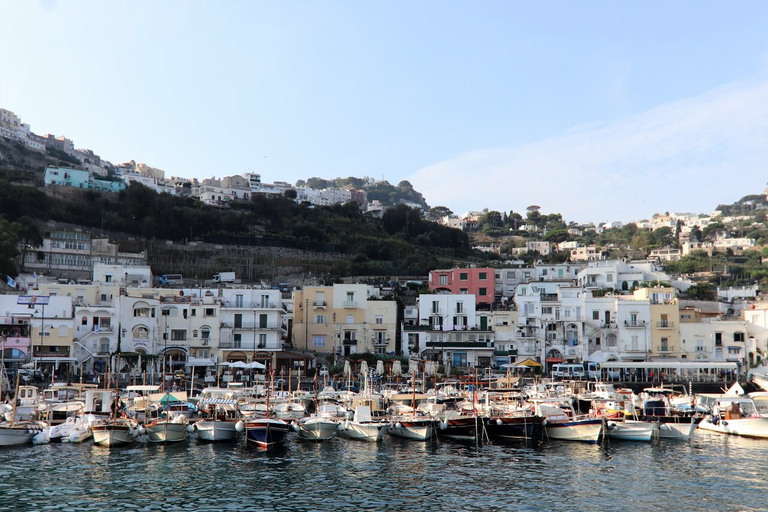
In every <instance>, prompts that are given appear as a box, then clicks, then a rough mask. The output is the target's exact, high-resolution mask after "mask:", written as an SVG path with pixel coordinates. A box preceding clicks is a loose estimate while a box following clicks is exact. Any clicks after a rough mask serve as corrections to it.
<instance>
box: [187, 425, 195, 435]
mask: <svg viewBox="0 0 768 512" xmlns="http://www.w3.org/2000/svg"><path fill="white" fill-rule="evenodd" d="M194 431H195V424H194V423H193V424H192V425H187V432H189V433H190V434H191V433H192V432H194Z"/></svg>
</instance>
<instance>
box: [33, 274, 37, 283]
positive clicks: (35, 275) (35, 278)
mask: <svg viewBox="0 0 768 512" xmlns="http://www.w3.org/2000/svg"><path fill="white" fill-rule="evenodd" d="M32 275H33V276H35V281H37V272H32Z"/></svg>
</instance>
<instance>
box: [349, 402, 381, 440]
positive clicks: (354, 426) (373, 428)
mask: <svg viewBox="0 0 768 512" xmlns="http://www.w3.org/2000/svg"><path fill="white" fill-rule="evenodd" d="M338 431H339V434H340V435H342V436H344V437H346V438H348V439H356V440H359V441H373V442H376V441H381V439H382V437H383V436H384V433H385V432H386V431H387V422H386V421H382V420H376V419H374V418H373V417H372V416H371V407H370V406H368V405H358V406H357V407H355V413H354V416H353V417H352V419H347V420H345V421H343V422H340V423H339V424H338Z"/></svg>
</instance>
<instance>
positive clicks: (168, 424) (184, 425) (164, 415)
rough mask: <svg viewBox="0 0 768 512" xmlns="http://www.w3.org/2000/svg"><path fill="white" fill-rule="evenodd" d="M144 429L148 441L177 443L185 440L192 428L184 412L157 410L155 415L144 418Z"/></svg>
mask: <svg viewBox="0 0 768 512" xmlns="http://www.w3.org/2000/svg"><path fill="white" fill-rule="evenodd" d="M144 430H145V431H146V434H147V441H149V442H150V443H178V442H179V441H185V440H186V439H187V435H188V434H189V433H190V431H191V430H193V428H191V426H190V424H189V419H188V418H187V417H186V416H185V415H184V414H182V413H174V412H170V411H159V414H158V416H157V417H154V418H152V417H150V418H148V419H147V420H145V423H144Z"/></svg>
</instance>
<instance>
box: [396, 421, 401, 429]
mask: <svg viewBox="0 0 768 512" xmlns="http://www.w3.org/2000/svg"><path fill="white" fill-rule="evenodd" d="M395 428H403V424H402V423H400V422H399V421H398V422H397V423H395Z"/></svg>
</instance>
